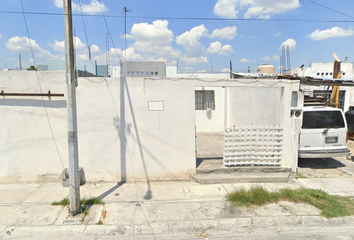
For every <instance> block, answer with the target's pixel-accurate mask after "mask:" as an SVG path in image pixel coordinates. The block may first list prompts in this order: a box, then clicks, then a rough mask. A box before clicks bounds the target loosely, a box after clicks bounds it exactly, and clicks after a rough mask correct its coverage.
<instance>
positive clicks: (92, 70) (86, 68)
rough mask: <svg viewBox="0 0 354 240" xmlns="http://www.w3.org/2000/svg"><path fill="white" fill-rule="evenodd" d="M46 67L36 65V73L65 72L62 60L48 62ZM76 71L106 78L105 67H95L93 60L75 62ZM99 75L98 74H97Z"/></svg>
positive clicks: (95, 63)
mask: <svg viewBox="0 0 354 240" xmlns="http://www.w3.org/2000/svg"><path fill="white" fill-rule="evenodd" d="M47 63H48V64H47V65H38V66H37V70H38V71H57V70H63V71H64V70H65V69H66V66H65V61H64V60H48V62H47ZM75 67H76V70H80V71H83V72H87V73H89V74H87V75H88V76H93V75H99V76H102V77H107V76H108V74H107V72H108V71H107V70H104V69H105V68H107V66H102V65H97V62H96V61H95V60H76V62H75ZM98 73H99V74H98Z"/></svg>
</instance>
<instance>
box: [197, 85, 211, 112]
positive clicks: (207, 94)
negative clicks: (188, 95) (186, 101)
mask: <svg viewBox="0 0 354 240" xmlns="http://www.w3.org/2000/svg"><path fill="white" fill-rule="evenodd" d="M208 108H210V109H212V110H215V91H214V90H196V91H195V110H206V109H208Z"/></svg>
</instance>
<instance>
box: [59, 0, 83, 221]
mask: <svg viewBox="0 0 354 240" xmlns="http://www.w3.org/2000/svg"><path fill="white" fill-rule="evenodd" d="M63 8H64V31H65V63H66V83H67V111H68V147H69V193H70V206H69V207H70V212H71V214H73V215H77V214H78V213H80V212H81V207H80V206H81V203H80V179H79V153H78V143H77V116H76V78H75V74H74V46H73V29H72V11H71V0H64V5H63Z"/></svg>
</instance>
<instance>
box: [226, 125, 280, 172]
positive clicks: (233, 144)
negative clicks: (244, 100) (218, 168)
mask: <svg viewBox="0 0 354 240" xmlns="http://www.w3.org/2000/svg"><path fill="white" fill-rule="evenodd" d="M282 147H283V128H282V127H272V126H270V127H262V126H260V127H240V128H226V129H225V135H224V166H225V167H229V166H252V165H263V166H267V165H272V166H280V165H281V159H282Z"/></svg>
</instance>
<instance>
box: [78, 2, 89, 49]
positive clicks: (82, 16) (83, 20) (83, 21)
mask: <svg viewBox="0 0 354 240" xmlns="http://www.w3.org/2000/svg"><path fill="white" fill-rule="evenodd" d="M79 6H80V12H81V18H82V24H83V26H84V32H85V38H86V43H87V48H90V45H89V41H88V37H87V31H86V24H85V19H84V15H83V13H82V8H81V0H79Z"/></svg>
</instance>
